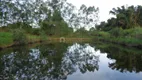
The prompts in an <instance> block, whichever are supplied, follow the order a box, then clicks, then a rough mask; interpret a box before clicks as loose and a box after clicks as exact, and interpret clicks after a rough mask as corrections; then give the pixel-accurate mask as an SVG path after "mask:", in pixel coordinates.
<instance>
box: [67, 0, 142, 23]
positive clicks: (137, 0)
mask: <svg viewBox="0 0 142 80" xmlns="http://www.w3.org/2000/svg"><path fill="white" fill-rule="evenodd" d="M67 1H68V2H70V3H72V4H74V5H75V6H77V7H78V8H79V6H81V4H85V5H87V6H92V5H94V6H96V7H99V9H100V13H99V16H100V21H107V19H108V18H110V17H112V16H111V15H109V11H110V10H111V9H112V8H116V7H120V6H122V5H128V6H131V5H141V4H142V0H67Z"/></svg>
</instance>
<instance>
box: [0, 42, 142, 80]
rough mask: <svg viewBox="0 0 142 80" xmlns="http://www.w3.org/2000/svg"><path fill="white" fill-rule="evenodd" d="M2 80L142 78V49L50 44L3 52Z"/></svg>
mask: <svg viewBox="0 0 142 80" xmlns="http://www.w3.org/2000/svg"><path fill="white" fill-rule="evenodd" d="M0 80H142V50H138V49H134V48H127V47H121V46H118V45H112V44H90V43H81V44H79V43H73V44H67V43H47V44H37V45H31V46H21V47H20V46H18V47H14V48H9V49H5V50H2V51H0Z"/></svg>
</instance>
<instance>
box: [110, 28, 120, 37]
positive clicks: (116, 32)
mask: <svg viewBox="0 0 142 80" xmlns="http://www.w3.org/2000/svg"><path fill="white" fill-rule="evenodd" d="M109 33H110V34H111V35H112V36H114V37H120V36H123V29H121V28H114V29H112V30H110V31H109Z"/></svg>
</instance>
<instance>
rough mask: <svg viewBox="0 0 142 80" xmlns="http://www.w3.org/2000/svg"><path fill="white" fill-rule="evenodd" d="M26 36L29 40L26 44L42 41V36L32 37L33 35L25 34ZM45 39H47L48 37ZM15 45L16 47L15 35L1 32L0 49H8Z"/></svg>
mask: <svg viewBox="0 0 142 80" xmlns="http://www.w3.org/2000/svg"><path fill="white" fill-rule="evenodd" d="M25 35H26V38H27V39H26V40H25V41H26V44H29V43H35V42H40V41H42V39H41V36H38V35H32V34H25ZM17 37H18V36H17ZM45 38H46V39H47V37H45ZM13 45H16V43H15V42H14V41H13V33H12V32H7V31H1V32H0V48H6V47H9V46H13ZM19 45H20V44H19Z"/></svg>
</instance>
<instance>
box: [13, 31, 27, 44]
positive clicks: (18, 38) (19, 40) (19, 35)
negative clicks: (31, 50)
mask: <svg viewBox="0 0 142 80" xmlns="http://www.w3.org/2000/svg"><path fill="white" fill-rule="evenodd" d="M13 42H14V43H15V44H18V45H19V44H20V45H23V44H26V43H27V37H26V35H25V32H24V30H22V29H15V30H13Z"/></svg>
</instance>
